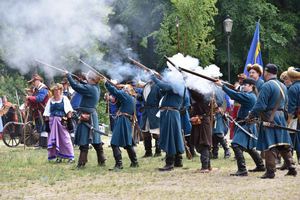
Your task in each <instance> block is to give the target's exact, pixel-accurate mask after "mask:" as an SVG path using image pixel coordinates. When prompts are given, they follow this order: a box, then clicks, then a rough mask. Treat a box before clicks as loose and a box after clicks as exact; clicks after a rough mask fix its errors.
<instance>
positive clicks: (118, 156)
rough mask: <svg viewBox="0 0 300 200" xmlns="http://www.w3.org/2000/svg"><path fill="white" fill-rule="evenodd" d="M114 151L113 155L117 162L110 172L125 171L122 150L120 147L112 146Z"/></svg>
mask: <svg viewBox="0 0 300 200" xmlns="http://www.w3.org/2000/svg"><path fill="white" fill-rule="evenodd" d="M111 147H112V150H113V154H114V157H115V160H116V164H115V166H114V167H113V168H110V169H109V171H113V170H116V169H123V165H122V154H121V150H120V148H119V147H118V146H115V145H111Z"/></svg>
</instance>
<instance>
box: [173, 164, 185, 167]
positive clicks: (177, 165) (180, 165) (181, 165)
mask: <svg viewBox="0 0 300 200" xmlns="http://www.w3.org/2000/svg"><path fill="white" fill-rule="evenodd" d="M174 167H183V164H182V163H176V164H174Z"/></svg>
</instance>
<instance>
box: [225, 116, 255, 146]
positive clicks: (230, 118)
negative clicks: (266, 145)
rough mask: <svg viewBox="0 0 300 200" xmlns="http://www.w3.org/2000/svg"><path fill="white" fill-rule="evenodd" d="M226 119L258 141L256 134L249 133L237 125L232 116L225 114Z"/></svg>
mask: <svg viewBox="0 0 300 200" xmlns="http://www.w3.org/2000/svg"><path fill="white" fill-rule="evenodd" d="M225 117H226V118H228V119H229V120H230V121H231V122H233V123H234V124H235V125H236V126H237V127H239V128H240V129H241V130H242V131H243V132H244V133H246V134H247V135H249V136H250V137H252V138H253V139H255V140H257V137H256V136H255V135H254V134H251V133H249V131H247V130H246V129H244V128H243V127H242V126H241V125H240V124H239V123H237V122H236V121H235V120H234V119H233V118H232V117H231V116H229V115H227V114H225Z"/></svg>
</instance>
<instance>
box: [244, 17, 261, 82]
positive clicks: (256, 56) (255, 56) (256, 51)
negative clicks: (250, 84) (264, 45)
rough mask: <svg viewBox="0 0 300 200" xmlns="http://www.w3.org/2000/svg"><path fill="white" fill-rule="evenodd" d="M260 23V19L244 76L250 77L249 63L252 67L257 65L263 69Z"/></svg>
mask: <svg viewBox="0 0 300 200" xmlns="http://www.w3.org/2000/svg"><path fill="white" fill-rule="evenodd" d="M259 21H260V19H259V20H258V22H257V25H256V30H255V33H254V37H253V40H252V43H251V47H250V50H249V53H248V57H247V61H246V64H245V68H244V74H247V76H249V73H248V72H247V65H248V64H249V63H250V64H252V65H253V64H255V63H257V64H259V65H260V66H261V67H262V68H263V62H262V57H261V51H260V42H259ZM261 78H262V77H261Z"/></svg>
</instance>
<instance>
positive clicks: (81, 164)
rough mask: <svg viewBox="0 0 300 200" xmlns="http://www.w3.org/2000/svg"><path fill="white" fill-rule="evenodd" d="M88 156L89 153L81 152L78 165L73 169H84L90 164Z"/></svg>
mask: <svg viewBox="0 0 300 200" xmlns="http://www.w3.org/2000/svg"><path fill="white" fill-rule="evenodd" d="M87 155H88V151H80V154H79V158H78V164H77V166H76V167H74V168H72V170H75V169H84V168H85V164H86V163H87V162H88V159H87Z"/></svg>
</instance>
